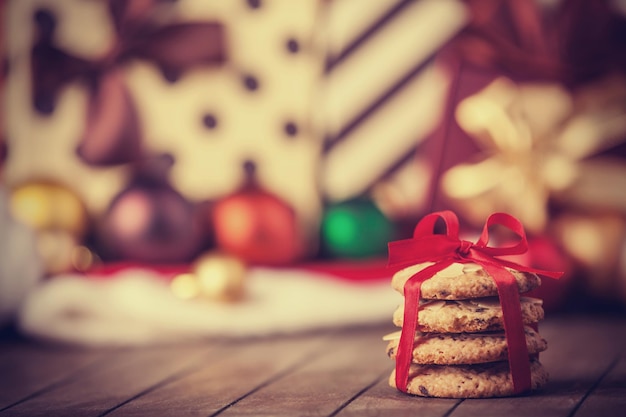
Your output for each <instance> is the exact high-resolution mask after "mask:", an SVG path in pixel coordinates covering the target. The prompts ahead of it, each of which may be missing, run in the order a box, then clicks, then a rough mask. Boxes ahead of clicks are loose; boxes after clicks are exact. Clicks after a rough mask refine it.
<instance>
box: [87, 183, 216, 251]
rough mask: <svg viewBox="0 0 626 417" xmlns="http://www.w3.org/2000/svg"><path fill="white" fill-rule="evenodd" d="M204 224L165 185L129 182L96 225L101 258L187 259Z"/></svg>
mask: <svg viewBox="0 0 626 417" xmlns="http://www.w3.org/2000/svg"><path fill="white" fill-rule="evenodd" d="M204 229H205V228H204V227H203V225H202V223H201V222H200V220H199V215H198V213H197V211H196V210H195V208H194V206H193V205H192V204H190V203H189V202H187V201H186V200H185V199H184V198H183V197H182V196H181V195H180V194H179V193H178V192H176V191H175V190H173V189H172V188H170V187H169V186H167V185H166V184H154V183H147V184H146V183H142V184H133V185H131V186H130V187H129V188H128V189H126V190H125V191H123V192H122V193H120V194H119V195H118V196H117V197H116V198H115V199H114V200H113V202H112V203H111V206H110V207H109V210H108V211H107V213H106V214H105V215H104V216H103V218H102V221H101V223H100V226H99V230H100V234H99V235H100V243H101V246H102V248H101V249H102V251H103V252H102V254H103V257H110V258H123V259H126V260H132V261H139V262H147V263H177V262H187V261H190V260H191V259H192V258H193V256H194V255H195V254H197V253H198V251H199V248H200V245H201V244H202V238H203V232H204Z"/></svg>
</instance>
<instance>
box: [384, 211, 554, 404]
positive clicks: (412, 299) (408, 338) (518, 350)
mask: <svg viewBox="0 0 626 417" xmlns="http://www.w3.org/2000/svg"><path fill="white" fill-rule="evenodd" d="M438 219H442V220H443V221H444V223H445V225H446V234H434V227H435V223H436V222H437V220H438ZM493 225H501V226H503V227H505V228H508V229H510V230H511V231H512V232H514V233H515V234H516V235H517V236H518V237H519V238H520V239H519V241H518V242H517V243H516V244H513V245H511V246H503V247H491V246H488V243H489V227H491V226H493ZM527 250H528V242H527V240H526V234H525V232H524V228H523V226H522V224H521V223H520V221H519V220H517V219H516V218H515V217H513V216H511V215H509V214H506V213H494V214H492V215H491V216H489V218H488V219H487V221H486V222H485V226H484V227H483V231H482V233H481V235H480V238H479V239H478V241H477V242H476V243H472V242H469V241H466V240H461V239H459V220H458V218H457V217H456V215H455V214H454V213H453V212H451V211H440V212H436V213H431V214H429V215H427V216H425V217H424V218H423V219H422V220H421V221H420V222H419V223H418V224H417V226H416V227H415V231H414V232H413V238H412V239H405V240H399V241H395V242H390V243H389V263H388V265H389V266H393V267H402V266H410V265H415V264H419V263H424V262H433V264H432V265H430V266H428V267H427V268H425V269H423V270H421V271H419V272H417V273H416V274H414V275H413V276H412V277H411V278H409V280H408V281H407V282H406V284H405V285H404V323H403V326H402V332H401V335H400V342H399V345H398V351H397V357H396V387H397V388H398V389H399V390H400V391H402V392H406V391H407V384H408V379H409V367H410V365H411V360H412V357H413V341H414V338H415V332H416V330H417V329H418V314H419V300H420V288H421V285H422V282H424V281H426V280H427V279H429V278H430V277H432V276H433V275H435V274H436V273H437V272H439V271H441V270H443V269H445V268H446V267H448V266H449V265H451V264H453V263H455V262H456V263H476V264H478V265H480V266H482V267H483V269H485V271H487V273H488V274H489V275H490V276H491V277H492V278H493V280H494V281H495V283H496V286H497V288H498V296H499V298H500V304H501V306H502V315H503V318H504V332H505V337H506V342H507V346H508V359H509V366H510V370H511V377H512V379H513V390H514V392H515V393H516V394H519V393H521V392H524V391H527V390H529V389H530V388H531V379H530V361H529V355H528V348H527V346H526V337H525V335H524V324H523V322H522V315H521V307H520V298H519V291H518V288H517V283H516V281H515V277H514V276H513V275H512V274H511V273H510V272H509V271H508V270H507V269H506V268H507V267H508V268H512V269H515V270H518V271H524V272H533V273H536V274H539V275H543V276H546V277H549V278H555V279H556V278H559V277H560V276H561V275H562V274H563V273H562V272H551V271H543V270H538V269H534V268H529V267H526V266H523V265H518V264H516V263H513V262H510V261H507V260H504V259H500V258H497V257H498V256H506V255H517V254H522V253H525V252H526V251H527Z"/></svg>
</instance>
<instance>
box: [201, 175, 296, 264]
mask: <svg viewBox="0 0 626 417" xmlns="http://www.w3.org/2000/svg"><path fill="white" fill-rule="evenodd" d="M211 218H212V223H213V228H214V230H215V240H216V243H217V246H218V247H219V248H220V249H221V250H222V251H224V252H227V253H230V254H232V255H234V256H237V257H239V258H241V259H243V260H244V261H246V262H249V263H253V264H268V265H284V264H289V263H292V262H295V261H296V260H298V259H300V258H301V257H302V256H304V242H303V241H302V237H301V234H300V231H299V225H298V222H297V220H296V214H295V212H294V210H293V209H292V208H291V207H290V206H288V205H287V204H286V203H285V202H284V201H282V200H281V199H279V198H278V197H276V196H274V195H272V194H270V193H268V192H265V191H263V190H261V189H260V188H259V187H256V186H246V187H245V188H244V189H243V190H242V191H240V192H237V193H235V194H233V195H230V196H228V197H226V198H224V199H222V200H220V201H218V202H217V203H216V204H215V206H214V207H213V209H212V213H211Z"/></svg>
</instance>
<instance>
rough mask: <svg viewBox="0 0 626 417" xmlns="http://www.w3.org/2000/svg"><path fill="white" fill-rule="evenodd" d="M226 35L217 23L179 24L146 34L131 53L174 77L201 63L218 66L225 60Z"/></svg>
mask: <svg viewBox="0 0 626 417" xmlns="http://www.w3.org/2000/svg"><path fill="white" fill-rule="evenodd" d="M226 42H227V40H226V34H225V30H224V27H223V26H222V25H221V24H220V23H215V22H205V23H184V24H183V23H181V24H175V25H169V26H165V27H163V28H159V29H158V30H156V31H154V32H153V33H148V34H146V36H145V38H143V39H141V40H139V41H138V42H137V44H136V45H135V46H134V48H133V50H132V51H131V55H134V56H138V57H143V58H145V59H147V60H150V61H153V62H154V63H156V65H157V66H158V67H159V69H160V70H161V72H162V73H163V74H165V75H167V74H169V76H170V77H173V78H174V79H176V78H177V77H178V76H180V75H181V74H182V73H184V72H185V71H186V70H189V69H192V68H195V67H197V66H201V65H220V64H223V63H224V62H225V61H226V59H227V52H226Z"/></svg>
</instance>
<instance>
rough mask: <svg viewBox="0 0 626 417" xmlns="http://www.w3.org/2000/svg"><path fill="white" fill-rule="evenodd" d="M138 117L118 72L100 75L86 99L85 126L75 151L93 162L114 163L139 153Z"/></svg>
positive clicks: (133, 157) (132, 157) (87, 160)
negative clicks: (97, 83)
mask: <svg viewBox="0 0 626 417" xmlns="http://www.w3.org/2000/svg"><path fill="white" fill-rule="evenodd" d="M140 137H141V136H140V132H139V123H138V117H137V114H136V111H135V108H134V107H133V103H132V99H131V97H130V93H129V92H128V90H127V88H126V86H125V85H124V81H123V79H122V74H121V73H120V72H119V71H117V70H112V71H110V72H109V73H107V74H106V75H103V77H102V80H101V81H100V83H99V85H97V86H96V91H95V93H93V94H92V96H91V98H90V102H89V108H88V115H87V126H86V128H85V133H84V137H83V138H82V141H81V144H80V146H79V148H78V154H79V155H80V157H81V158H82V159H83V160H84V161H85V162H87V163H90V164H94V165H103V164H105V165H106V164H118V163H122V162H127V161H130V160H134V159H136V158H137V157H138V156H139V154H140Z"/></svg>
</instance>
